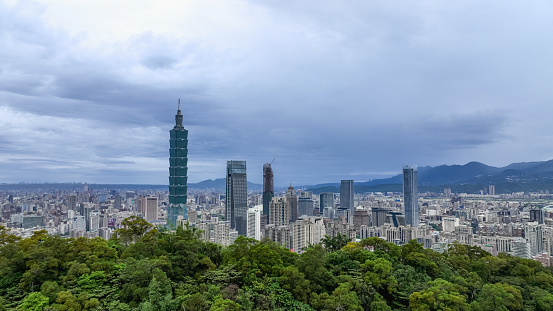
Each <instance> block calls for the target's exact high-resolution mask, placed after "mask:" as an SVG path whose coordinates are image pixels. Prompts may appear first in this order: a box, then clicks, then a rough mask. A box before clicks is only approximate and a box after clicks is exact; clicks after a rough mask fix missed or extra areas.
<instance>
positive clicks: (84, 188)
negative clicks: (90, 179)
mask: <svg viewBox="0 0 553 311" xmlns="http://www.w3.org/2000/svg"><path fill="white" fill-rule="evenodd" d="M88 190H89V189H88V183H84V186H83V192H88Z"/></svg>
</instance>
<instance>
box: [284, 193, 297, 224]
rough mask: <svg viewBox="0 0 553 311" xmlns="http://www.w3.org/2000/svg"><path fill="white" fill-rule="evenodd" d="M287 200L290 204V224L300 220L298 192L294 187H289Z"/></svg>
mask: <svg viewBox="0 0 553 311" xmlns="http://www.w3.org/2000/svg"><path fill="white" fill-rule="evenodd" d="M286 200H287V201H288V202H290V223H292V222H294V221H296V219H298V216H299V215H298V195H297V194H296V190H294V187H292V185H290V187H288V191H286Z"/></svg>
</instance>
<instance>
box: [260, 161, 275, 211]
mask: <svg viewBox="0 0 553 311" xmlns="http://www.w3.org/2000/svg"><path fill="white" fill-rule="evenodd" d="M274 196H275V187H274V179H273V169H272V168H271V164H270V163H265V164H263V215H269V204H270V203H271V200H272V199H273V197H274Z"/></svg>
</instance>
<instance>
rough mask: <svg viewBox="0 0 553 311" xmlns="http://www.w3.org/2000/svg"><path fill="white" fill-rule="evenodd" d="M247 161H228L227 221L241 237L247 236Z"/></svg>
mask: <svg viewBox="0 0 553 311" xmlns="http://www.w3.org/2000/svg"><path fill="white" fill-rule="evenodd" d="M247 183H248V182H247V177H246V161H227V196H226V198H225V203H226V204H225V206H226V215H227V220H229V221H230V228H231V229H235V230H236V231H238V234H239V235H246V234H247V222H246V220H247V219H246V217H247V213H248V188H247V187H248V184H247Z"/></svg>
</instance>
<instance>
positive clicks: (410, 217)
mask: <svg viewBox="0 0 553 311" xmlns="http://www.w3.org/2000/svg"><path fill="white" fill-rule="evenodd" d="M403 205H404V206H403V209H404V212H405V222H406V223H407V224H408V225H411V226H413V227H418V226H419V188H418V185H417V167H416V166H415V165H405V166H403Z"/></svg>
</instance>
